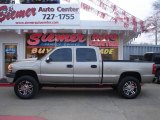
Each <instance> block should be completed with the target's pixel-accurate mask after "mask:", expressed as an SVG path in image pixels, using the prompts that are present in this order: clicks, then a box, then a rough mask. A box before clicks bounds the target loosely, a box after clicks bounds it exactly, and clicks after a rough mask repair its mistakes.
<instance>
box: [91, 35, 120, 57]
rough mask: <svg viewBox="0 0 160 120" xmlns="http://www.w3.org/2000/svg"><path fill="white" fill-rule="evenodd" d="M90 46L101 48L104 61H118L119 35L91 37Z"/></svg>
mask: <svg viewBox="0 0 160 120" xmlns="http://www.w3.org/2000/svg"><path fill="white" fill-rule="evenodd" d="M89 44H90V46H97V47H99V48H100V53H101V55H102V59H103V60H118V35H117V34H114V33H113V34H107V33H106V34H98V33H94V34H92V35H91V40H90V42H89Z"/></svg>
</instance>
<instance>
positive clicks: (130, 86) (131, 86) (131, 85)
mask: <svg viewBox="0 0 160 120" xmlns="http://www.w3.org/2000/svg"><path fill="white" fill-rule="evenodd" d="M137 91H138V88H137V84H136V83H135V82H134V81H127V82H126V83H125V84H124V86H123V92H124V94H126V95H127V96H134V95H135V94H137Z"/></svg>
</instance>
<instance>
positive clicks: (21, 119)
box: [0, 115, 46, 120]
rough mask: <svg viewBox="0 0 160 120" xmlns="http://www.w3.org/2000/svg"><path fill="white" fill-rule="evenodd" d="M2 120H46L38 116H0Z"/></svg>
mask: <svg viewBox="0 0 160 120" xmlns="http://www.w3.org/2000/svg"><path fill="white" fill-rule="evenodd" d="M0 120H46V119H44V118H41V117H36V116H6V115H4V116H3V115H2V116H0Z"/></svg>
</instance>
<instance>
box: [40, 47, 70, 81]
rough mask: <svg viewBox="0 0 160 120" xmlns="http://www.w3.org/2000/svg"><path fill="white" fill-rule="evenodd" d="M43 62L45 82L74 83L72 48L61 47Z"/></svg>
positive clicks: (42, 77)
mask: <svg viewBox="0 0 160 120" xmlns="http://www.w3.org/2000/svg"><path fill="white" fill-rule="evenodd" d="M48 59H49V61H48V62H47V61H45V60H43V61H42V63H41V80H42V81H43V82H44V83H73V55H72V48H60V49H56V50H55V51H53V53H51V54H50V55H49V56H48Z"/></svg>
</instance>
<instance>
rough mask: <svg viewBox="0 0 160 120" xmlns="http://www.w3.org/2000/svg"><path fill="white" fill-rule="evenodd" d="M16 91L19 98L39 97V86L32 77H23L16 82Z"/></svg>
mask: <svg viewBox="0 0 160 120" xmlns="http://www.w3.org/2000/svg"><path fill="white" fill-rule="evenodd" d="M14 91H15V94H16V95H17V96H18V97H19V98H21V99H30V98H33V97H35V96H36V95H37V93H38V91H39V84H38V82H37V81H36V80H35V78H33V77H32V76H27V75H26V76H22V77H20V78H18V79H17V80H16V82H15V86H14Z"/></svg>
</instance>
